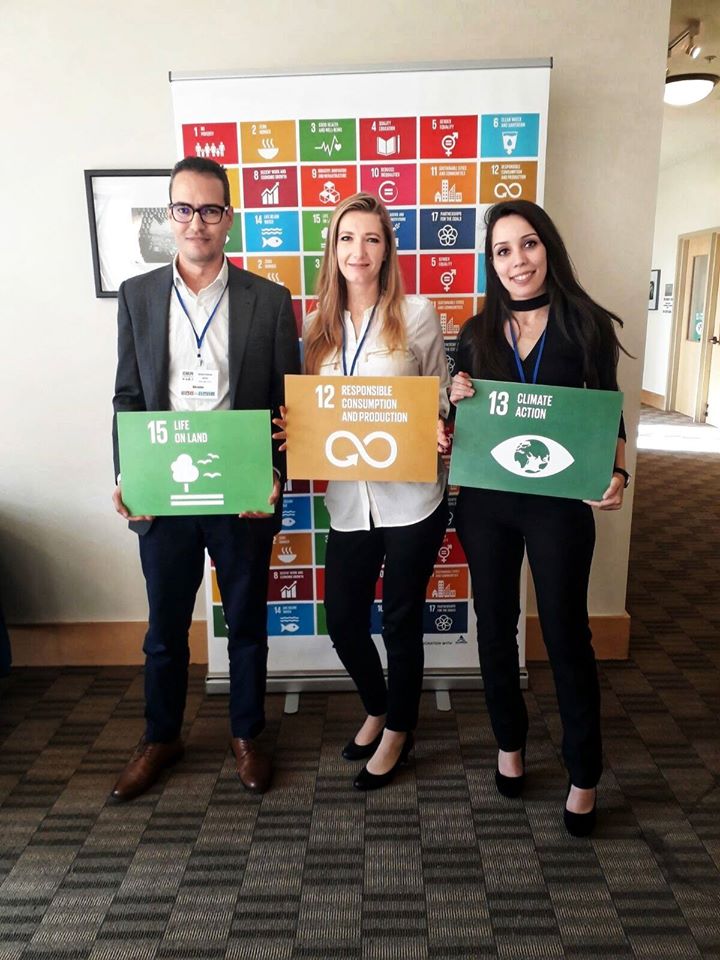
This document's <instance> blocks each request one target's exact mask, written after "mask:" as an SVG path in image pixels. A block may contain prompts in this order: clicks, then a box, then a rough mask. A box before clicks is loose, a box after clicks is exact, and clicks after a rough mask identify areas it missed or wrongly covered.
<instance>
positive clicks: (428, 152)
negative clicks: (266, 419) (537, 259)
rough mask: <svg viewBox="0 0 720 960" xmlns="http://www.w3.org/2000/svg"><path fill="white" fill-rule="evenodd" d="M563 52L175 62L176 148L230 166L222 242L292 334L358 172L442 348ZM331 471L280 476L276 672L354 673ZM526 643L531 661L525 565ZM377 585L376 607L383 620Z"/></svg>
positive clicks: (531, 144) (221, 656)
mask: <svg viewBox="0 0 720 960" xmlns="http://www.w3.org/2000/svg"><path fill="white" fill-rule="evenodd" d="M551 68H552V61H551V60H550V59H549V58H545V59H532V60H512V61H508V60H505V61H455V62H451V63H433V64H404V65H402V66H398V65H396V64H393V65H388V66H379V65H377V66H376V65H373V66H371V67H365V68H363V67H362V66H361V67H337V66H336V67H328V68H316V69H304V70H298V71H296V72H295V73H293V74H288V73H281V72H273V71H256V72H251V71H243V72H242V73H241V72H236V73H230V72H228V71H223V72H215V73H187V72H183V73H171V74H170V88H171V94H172V101H173V112H174V128H175V135H176V147H177V155H178V156H179V157H185V156H197V157H209V158H211V159H215V160H217V161H218V162H219V163H221V164H222V165H223V166H224V167H225V169H226V170H227V173H228V179H229V182H230V195H231V202H232V206H233V209H234V212H235V216H234V221H233V226H232V229H231V230H230V232H229V235H228V241H227V244H226V248H225V249H226V255H227V257H228V260H229V261H230V262H231V263H233V264H234V265H235V266H238V267H242V268H245V269H247V270H250V271H251V272H253V273H255V274H258V275H261V276H264V277H266V278H267V279H269V280H271V281H274V282H276V283H280V284H283V285H284V286H285V287H287V288H288V290H289V291H290V294H291V297H292V302H293V309H294V311H295V316H296V322H297V327H298V335H300V331H301V329H302V323H303V318H304V317H305V316H306V315H307V313H308V312H310V311H311V310H312V309H313V308H314V294H315V283H316V279H317V275H318V271H319V269H320V264H321V262H322V257H323V252H324V244H325V240H326V237H327V226H328V223H329V221H330V217H331V215H332V211H333V209H334V207H335V206H336V205H337V204H338V202H340V201H341V200H342V199H344V198H345V197H347V196H350V195H351V194H353V193H355V192H356V191H358V190H364V191H367V192H370V193H373V194H376V195H377V196H378V197H380V199H381V200H382V201H383V202H384V203H385V205H386V207H387V208H388V211H389V213H390V217H391V220H392V222H393V229H394V231H395V238H396V243H397V251H398V262H399V266H400V270H401V273H402V277H403V284H404V287H405V291H406V293H407V294H408V295H409V296H413V295H419V296H423V297H427V298H429V299H431V300H432V301H433V302H434V305H435V308H436V309H437V312H438V315H439V317H440V322H441V325H442V330H443V336H444V339H445V346H446V352H447V355H448V364H449V366H450V369H451V372H452V370H453V366H454V355H455V346H456V339H457V337H458V335H459V332H460V329H461V326H462V324H463V323H464V321H465V320H467V319H468V318H469V317H471V316H472V315H473V314H475V313H477V312H479V311H480V310H482V307H483V304H484V301H485V258H484V221H483V217H484V214H485V213H486V211H487V210H488V209H489V207H490V206H491V205H492V204H494V203H496V202H497V201H498V200H503V199H519V198H522V199H527V200H532V201H535V202H537V203H539V204H542V202H543V195H544V183H545V162H546V142H547V129H548V101H549V89H550V72H551ZM325 488H326V484H325V483H324V482H320V481H292V482H289V483H288V484H287V486H286V493H285V499H284V511H283V526H282V529H281V531H280V533H279V534H278V536H277V537H276V539H275V544H274V547H273V554H272V560H271V570H270V591H269V602H268V633H269V656H268V681H269V682H268V689H270V690H277V689H280V690H285V691H288V692H290V694H291V695H292V696H293V697H296V696H297V695H298V694H299V693H300V692H301V691H303V690H310V689H325V690H335V689H350V688H351V686H350V683H349V681H348V680H347V678H346V677H345V675H344V673H343V671H342V669H341V667H340V664H339V661H338V660H337V657H336V655H335V652H334V650H333V649H332V645H331V643H330V639H329V637H328V636H327V627H326V624H325V610H324V606H323V599H324V589H325V548H326V540H327V532H328V529H329V517H328V515H327V510H326V508H325V505H324V501H323V494H324V492H325ZM456 496H457V489H451V490H450V497H449V502H450V513H451V519H450V522H449V524H448V530H447V533H446V536H445V539H444V542H443V544H442V547H441V548H440V551H439V554H438V559H437V562H436V565H435V570H434V572H433V575H432V578H431V580H430V584H429V587H428V593H427V598H426V603H425V610H424V618H423V620H424V627H423V628H424V633H425V638H424V645H425V664H426V672H425V688H426V689H428V690H435V691H436V692H437V694H438V695H439V696H440V699H441V700H443V701H444V698H446V697H447V692H448V691H451V690H453V689H462V688H479V687H480V686H481V684H482V679H481V677H480V673H479V667H478V654H477V649H476V643H475V629H476V628H475V617H474V613H473V610H472V601H471V595H470V579H469V571H468V568H467V563H466V559H465V556H464V554H463V551H462V547H461V545H460V543H459V540H458V537H457V532H456V530H455V527H454V521H453V519H452V515H453V513H454V510H455V502H456ZM526 577H527V573H526V568H523V573H522V579H521V584H522V603H521V611H522V612H521V616H520V622H519V625H518V647H519V655H520V667H521V669H522V671H523V684H524V685H526V684H527V672H526V671H525V582H526ZM205 592H206V600H207V610H208V678H207V688H208V690H209V691H212V692H222V691H225V690H227V686H228V680H227V677H228V659H227V640H226V634H227V629H226V626H225V623H224V618H223V615H222V607H221V605H220V597H219V593H218V590H217V584H216V582H215V577H214V571H211V570H208V571H207V576H206V584H205ZM381 598H382V590H381V587H380V585H378V589H377V593H376V597H375V603H374V604H373V608H372V615H371V620H372V632H373V634H374V635H377V634H379V631H380V624H381V618H382V609H381V604H382V599H381Z"/></svg>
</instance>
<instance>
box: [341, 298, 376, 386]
mask: <svg viewBox="0 0 720 960" xmlns="http://www.w3.org/2000/svg"><path fill="white" fill-rule="evenodd" d="M376 310H377V302H376V303H375V306H374V307H373V308H372V313H371V314H370V319H369V320H368V325H367V326H366V327H365V333H364V334H363V335H362V339H361V340H360V343H359V344H358V346H357V350H356V351H355V356H354V357H353V361H352V363H351V364H350V373H349V374H348V369H347V360H346V359H345V321H344V320H343V327H342V362H343V376H346V377H347V376H350V377H351V376H352V375H353V373H354V372H355V365H356V364H357V362H358V357H359V356H360V351H361V350H362V348H363V344H364V343H365V340H366V338H367V335H368V333H369V332H370V326H371V324H372V322H373V317H374V316H375V311H376Z"/></svg>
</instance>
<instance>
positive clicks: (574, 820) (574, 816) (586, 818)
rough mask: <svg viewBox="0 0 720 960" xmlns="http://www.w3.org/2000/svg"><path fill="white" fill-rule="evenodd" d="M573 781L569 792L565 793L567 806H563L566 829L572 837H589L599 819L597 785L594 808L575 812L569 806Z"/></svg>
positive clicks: (569, 783) (568, 789)
mask: <svg viewBox="0 0 720 960" xmlns="http://www.w3.org/2000/svg"><path fill="white" fill-rule="evenodd" d="M571 788H572V782H571V781H570V782H568V788H567V793H566V794H565V806H564V807H563V822H564V824H565V829H566V830H567V832H568V833H569V834H570V836H572V837H589V836H590V834H591V833H592V832H593V830H594V829H595V821H596V820H597V787H595V799H594V800H593V805H592V810H588V812H587V813H573V811H572V810H568V808H567V798H568V797H569V796H570V790H571Z"/></svg>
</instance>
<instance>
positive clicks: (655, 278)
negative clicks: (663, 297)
mask: <svg viewBox="0 0 720 960" xmlns="http://www.w3.org/2000/svg"><path fill="white" fill-rule="evenodd" d="M659 301H660V271H659V270H651V271H650V295H649V297H648V310H657V308H658V303H659Z"/></svg>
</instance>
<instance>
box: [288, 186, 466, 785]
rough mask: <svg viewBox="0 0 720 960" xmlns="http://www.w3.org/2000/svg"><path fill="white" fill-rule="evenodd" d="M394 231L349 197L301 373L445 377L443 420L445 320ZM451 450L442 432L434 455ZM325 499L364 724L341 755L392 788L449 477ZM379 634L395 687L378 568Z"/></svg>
mask: <svg viewBox="0 0 720 960" xmlns="http://www.w3.org/2000/svg"><path fill="white" fill-rule="evenodd" d="M396 247H397V244H396V240H395V234H394V231H393V227H392V223H391V220H390V217H389V215H388V212H387V210H386V209H385V207H384V206H383V205H382V203H380V201H379V200H378V199H377V198H376V197H374V196H372V195H370V194H367V193H358V194H355V195H354V196H352V197H349V198H348V199H347V200H344V201H343V202H342V203H341V204H340V205H339V206H338V207H337V209H336V210H335V213H334V215H333V218H332V221H331V223H330V226H329V229H328V236H327V243H326V248H325V257H324V259H323V263H322V267H321V269H320V274H319V278H318V290H317V297H318V307H317V310H316V311H315V312H314V313H313V314H311V315H310V316H309V317H308V319H307V322H306V325H305V330H304V334H303V342H304V358H305V372H306V373H309V374H318V375H322V376H331V375H336V376H380V377H387V376H423V375H426V376H437V377H439V378H440V392H439V397H438V414H439V417H440V418H444V417H445V416H446V415H447V412H448V399H447V387H448V384H449V377H448V370H447V361H446V356H445V347H444V343H443V336H442V330H441V328H440V321H439V319H438V315H437V313H436V311H435V309H434V307H433V305H432V304H431V303H430V301H428V300H426V299H424V298H423V297H415V296H407V297H406V296H404V295H403V289H402V279H401V276H400V270H399V266H398V258H397V249H396ZM446 447H447V441H446V440H445V435H444V430H443V429H442V425H441V424H439V429H438V450H439V451H441V452H444V451H445V450H446ZM325 502H326V505H327V508H328V511H329V513H330V533H329V536H328V543H327V553H326V560H325V610H326V614H327V625H328V632H329V634H330V637H331V639H332V642H333V645H334V646H335V649H336V650H337V653H338V655H339V657H340V659H341V660H342V662H343V664H344V666H345V668H346V669H347V671H348V673H349V674H350V676H351V677H352V679H353V681H354V682H355V684H356V686H357V689H358V693H359V694H360V697H361V699H362V702H363V706H364V708H365V711H366V713H367V716H366V718H365V720H364V722H363V723H362V725H361V726H360V728H359V730H358V731H357V732H356V733H355V736H354V737H352V738H351V739H350V741H349V742H348V743H347V744H346V746H345V748H344V750H343V756H344V757H345V759H347V760H360V759H367V760H368V762H367V766H365V767H364V768H363V769H362V770H361V772H360V773H359V774H358V776H357V777H356V779H355V781H354V786H355V787H356V788H357V789H358V790H372V789H375V788H377V787H382V786H384V785H385V784H386V783H389V782H390V781H391V780H392V779H393V777H394V775H395V774H396V772H397V770H398V768H399V767H400V765H401V764H402V763H404V762H405V761H406V760H407V758H408V755H409V753H410V751H411V749H412V747H413V731H414V729H415V726H416V724H417V717H418V705H419V700H420V691H421V688H422V674H423V662H424V654H423V610H424V603H425V593H426V590H427V584H428V580H429V579H430V575H431V574H432V571H433V566H434V564H435V559H436V557H437V552H438V550H439V548H440V545H441V543H442V540H443V536H444V533H445V529H446V526H447V498H446V476H445V471H444V468H443V465H442V461H441V460H440V459H439V458H438V473H437V479H436V480H435V482H433V483H390V482H387V483H378V482H360V481H338V480H333V481H331V482H330V483H329V484H328V489H327V493H326V497H325ZM383 563H384V565H385V569H384V574H383V580H382V583H383V595H382V634H383V641H384V643H385V649H386V651H387V659H388V676H387V684H386V683H385V678H384V676H383V671H382V666H381V662H380V657H379V656H378V652H377V649H376V647H375V644H374V643H373V640H372V637H371V635H370V611H371V607H372V604H373V600H374V597H375V586H376V583H377V579H378V576H379V575H380V570H381V567H382V565H383Z"/></svg>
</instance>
